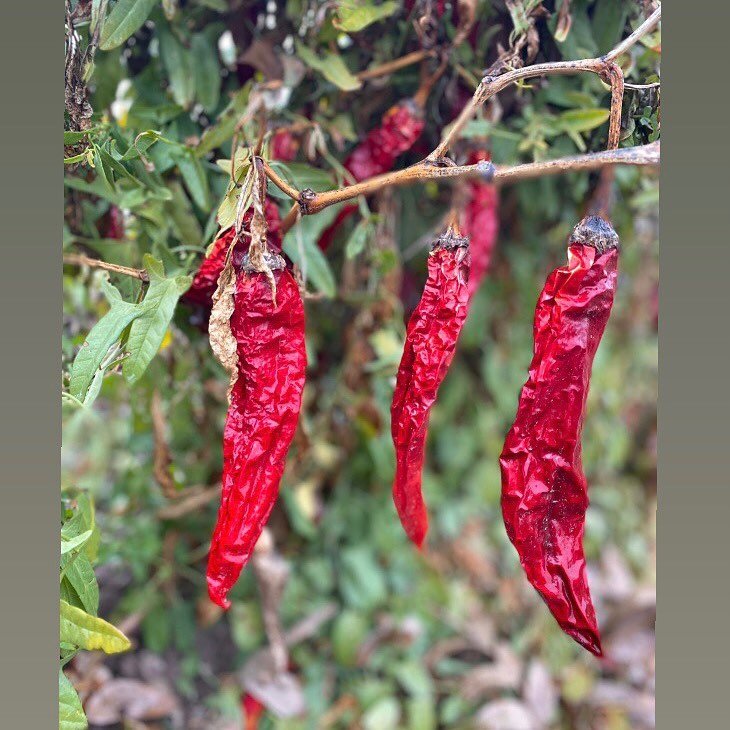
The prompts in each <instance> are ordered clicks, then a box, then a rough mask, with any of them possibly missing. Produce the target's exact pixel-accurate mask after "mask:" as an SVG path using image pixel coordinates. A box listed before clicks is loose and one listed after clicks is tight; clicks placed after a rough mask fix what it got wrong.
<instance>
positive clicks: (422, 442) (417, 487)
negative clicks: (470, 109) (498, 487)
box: [390, 229, 469, 548]
mask: <svg viewBox="0 0 730 730" xmlns="http://www.w3.org/2000/svg"><path fill="white" fill-rule="evenodd" d="M468 279H469V239H468V238H462V237H461V236H460V235H455V234H454V233H453V232H452V231H451V229H449V230H448V231H447V232H446V233H445V234H443V235H442V236H440V237H439V238H438V239H437V240H436V242H435V243H434V245H433V247H432V249H431V252H430V254H429V257H428V279H427V281H426V285H425V287H424V289H423V294H422V296H421V301H420V302H419V303H418V306H417V307H416V309H415V311H414V312H413V314H412V316H411V318H410V320H409V322H408V329H407V333H406V342H405V346H404V348H403V356H402V358H401V361H400V366H399V367H398V375H397V378H396V384H395V392H394V394H393V403H392V405H391V408H390V414H391V435H392V437H393V444H394V445H395V457H396V468H395V479H394V482H393V501H394V502H395V506H396V509H397V510H398V516H399V517H400V520H401V523H402V524H403V527H404V529H405V531H406V534H407V535H408V537H409V538H410V539H411V540H412V541H413V542H414V543H415V544H416V545H417V546H418V547H419V548H420V547H421V546H422V545H423V541H424V539H425V537H426V532H427V531H428V514H427V511H426V505H425V503H424V501H423V495H422V492H421V477H422V471H423V459H424V451H425V446H426V435H427V431H428V420H429V415H430V411H431V406H432V405H433V404H434V401H435V400H436V393H437V391H438V388H439V386H440V385H441V382H442V381H443V379H444V377H445V376H446V372H447V371H448V369H449V365H450V364H451V360H452V359H453V357H454V350H455V348H456V342H457V340H458V339H459V333H460V332H461V328H462V326H463V325H464V321H465V320H466V315H467V311H468V302H469V292H468Z"/></svg>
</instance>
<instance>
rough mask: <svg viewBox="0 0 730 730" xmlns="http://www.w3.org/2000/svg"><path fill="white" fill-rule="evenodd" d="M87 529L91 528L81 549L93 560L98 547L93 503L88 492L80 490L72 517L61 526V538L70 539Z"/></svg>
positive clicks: (97, 532) (97, 531)
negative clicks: (89, 534)
mask: <svg viewBox="0 0 730 730" xmlns="http://www.w3.org/2000/svg"><path fill="white" fill-rule="evenodd" d="M88 530H91V536H90V537H89V539H88V540H87V541H86V542H85V543H84V545H83V550H84V554H85V555H87V556H88V558H89V560H91V561H94V560H96V555H97V552H98V548H99V530H98V528H97V527H96V515H95V512H94V503H93V501H92V499H91V497H90V496H89V495H88V494H86V493H84V492H81V493H79V494H78V495H77V496H76V509H75V512H74V515H73V517H71V519H70V520H68V521H67V522H65V523H64V525H63V526H62V527H61V539H62V540H69V541H70V540H73V539H74V538H75V537H78V536H79V535H81V534H83V533H84V532H87V531H88Z"/></svg>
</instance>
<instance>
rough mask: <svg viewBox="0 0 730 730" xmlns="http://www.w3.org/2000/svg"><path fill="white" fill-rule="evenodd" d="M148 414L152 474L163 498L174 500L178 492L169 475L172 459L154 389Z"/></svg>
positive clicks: (158, 399) (160, 408)
mask: <svg viewBox="0 0 730 730" xmlns="http://www.w3.org/2000/svg"><path fill="white" fill-rule="evenodd" d="M150 414H151V416H152V436H153V439H154V453H153V464H152V473H153V475H154V477H155V481H156V482H157V483H158V484H159V485H160V489H161V490H162V493H163V494H164V495H165V497H166V498H167V499H174V498H175V497H176V496H177V495H178V492H177V489H176V487H175V480H174V479H173V478H172V475H171V474H170V465H171V464H172V457H171V456H170V446H169V444H168V443H167V421H166V419H165V412H164V410H163V407H162V398H161V397H160V391H159V390H158V389H155V391H154V393H153V394H152V404H151V406H150Z"/></svg>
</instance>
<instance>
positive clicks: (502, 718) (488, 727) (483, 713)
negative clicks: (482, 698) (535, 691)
mask: <svg viewBox="0 0 730 730" xmlns="http://www.w3.org/2000/svg"><path fill="white" fill-rule="evenodd" d="M474 727H475V728H476V729H477V730H539V726H538V724H537V722H536V720H535V718H534V717H533V716H532V714H531V713H530V711H529V710H528V709H527V708H526V707H525V706H524V705H523V704H522V703H521V702H519V701H518V700H513V699H503V700H495V701H494V702H490V703H489V704H486V705H484V707H482V709H481V710H479V712H478V713H477V714H476V717H475V718H474Z"/></svg>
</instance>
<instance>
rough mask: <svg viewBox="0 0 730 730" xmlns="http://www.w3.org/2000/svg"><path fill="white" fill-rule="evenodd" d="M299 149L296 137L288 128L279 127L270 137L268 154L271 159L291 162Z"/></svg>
mask: <svg viewBox="0 0 730 730" xmlns="http://www.w3.org/2000/svg"><path fill="white" fill-rule="evenodd" d="M298 150H299V143H298V142H297V140H296V137H295V136H294V135H293V134H292V133H291V132H290V131H289V130H288V129H280V130H279V131H278V132H274V134H273V136H272V137H271V143H270V154H271V158H272V159H273V160H281V161H282V162H291V161H292V160H293V159H294V158H295V157H296V156H297V152H298Z"/></svg>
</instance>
